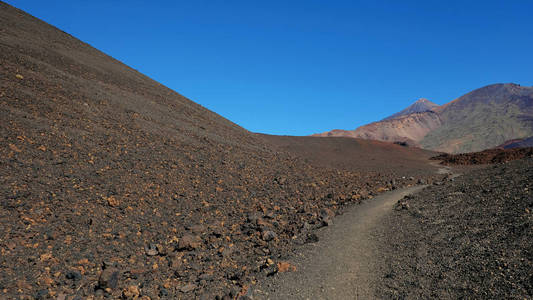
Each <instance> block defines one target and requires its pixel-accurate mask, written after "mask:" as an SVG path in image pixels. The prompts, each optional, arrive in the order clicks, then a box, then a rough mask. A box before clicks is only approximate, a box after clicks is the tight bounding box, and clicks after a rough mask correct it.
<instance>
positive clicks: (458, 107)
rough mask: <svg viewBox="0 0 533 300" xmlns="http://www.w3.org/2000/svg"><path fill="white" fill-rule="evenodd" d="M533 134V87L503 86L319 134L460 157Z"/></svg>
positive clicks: (419, 103)
mask: <svg viewBox="0 0 533 300" xmlns="http://www.w3.org/2000/svg"><path fill="white" fill-rule="evenodd" d="M532 135H533V87H524V86H520V85H518V84H514V83H505V84H503V83H498V84H492V85H488V86H485V87H482V88H479V89H476V90H474V91H472V92H470V93H468V94H465V95H463V96H461V97H459V98H457V99H455V100H453V101H451V102H449V103H447V104H444V105H442V106H438V105H436V104H434V103H432V102H430V101H428V100H426V99H420V100H418V101H416V102H415V103H414V104H412V105H411V106H409V107H407V108H406V109H404V110H402V111H400V112H398V113H396V114H393V115H392V116H390V117H388V118H385V119H383V120H382V121H378V122H373V123H370V124H367V125H364V126H361V127H359V128H357V129H355V130H338V129H337V130H332V131H329V132H325V133H320V134H316V135H315V136H347V137H354V138H363V139H372V140H380V141H388V142H407V143H408V144H411V145H416V146H420V147H422V148H425V149H430V150H438V151H445V152H451V153H459V152H472V151H480V150H484V149H488V148H492V147H496V146H498V145H501V144H502V143H504V142H505V141H508V140H512V139H520V138H525V137H529V136H532Z"/></svg>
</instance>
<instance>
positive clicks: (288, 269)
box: [278, 261, 296, 273]
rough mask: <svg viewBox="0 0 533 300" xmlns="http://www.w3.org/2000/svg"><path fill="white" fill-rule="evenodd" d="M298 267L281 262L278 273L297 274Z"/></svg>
mask: <svg viewBox="0 0 533 300" xmlns="http://www.w3.org/2000/svg"><path fill="white" fill-rule="evenodd" d="M295 271H296V266H293V265H291V264H290V263H288V262H286V261H280V262H278V272H280V273H283V272H295Z"/></svg>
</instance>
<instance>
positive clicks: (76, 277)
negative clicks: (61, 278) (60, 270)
mask: <svg viewBox="0 0 533 300" xmlns="http://www.w3.org/2000/svg"><path fill="white" fill-rule="evenodd" d="M66 277H67V279H70V280H74V281H77V280H80V279H81V274H80V272H78V271H68V272H67V274H66Z"/></svg>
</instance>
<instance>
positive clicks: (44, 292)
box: [35, 290, 48, 300]
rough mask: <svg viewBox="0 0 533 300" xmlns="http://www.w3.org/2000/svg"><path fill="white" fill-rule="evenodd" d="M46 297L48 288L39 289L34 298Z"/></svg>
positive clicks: (39, 299)
mask: <svg viewBox="0 0 533 300" xmlns="http://www.w3.org/2000/svg"><path fill="white" fill-rule="evenodd" d="M46 298H48V290H39V291H38V292H37V294H36V295H35V299H37V300H41V299H46Z"/></svg>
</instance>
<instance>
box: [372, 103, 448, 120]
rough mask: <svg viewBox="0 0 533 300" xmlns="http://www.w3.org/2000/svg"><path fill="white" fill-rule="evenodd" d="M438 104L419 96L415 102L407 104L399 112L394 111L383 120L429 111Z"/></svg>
mask: <svg viewBox="0 0 533 300" xmlns="http://www.w3.org/2000/svg"><path fill="white" fill-rule="evenodd" d="M438 106H439V105H438V104H435V103H433V102H431V101H429V100H428V99H426V98H420V99H418V100H417V101H416V102H415V103H413V104H411V105H409V106H408V107H407V108H406V109H404V110H402V111H400V112H397V113H395V114H393V115H391V116H389V117H387V118H385V119H383V121H384V120H390V119H394V118H397V117H400V116H406V115H410V114H412V113H419V112H426V111H431V110H432V109H434V108H435V107H438Z"/></svg>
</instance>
